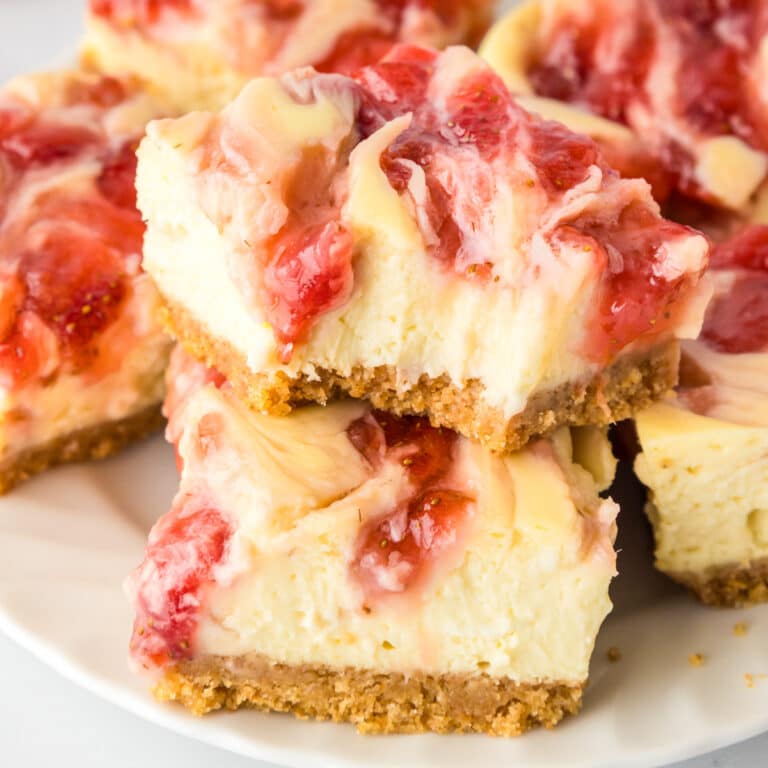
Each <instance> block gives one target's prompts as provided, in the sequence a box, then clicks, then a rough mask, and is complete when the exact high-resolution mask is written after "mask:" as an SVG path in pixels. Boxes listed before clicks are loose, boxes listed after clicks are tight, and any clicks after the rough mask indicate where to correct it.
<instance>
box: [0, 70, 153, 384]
mask: <svg viewBox="0 0 768 768" xmlns="http://www.w3.org/2000/svg"><path fill="white" fill-rule="evenodd" d="M66 98H67V99H68V104H67V105H66V106H65V107H64V108H63V109H59V111H58V113H53V114H50V115H49V114H48V113H46V112H41V113H39V114H37V113H33V112H32V111H31V110H30V111H24V110H22V109H21V108H17V107H13V106H7V107H6V106H3V107H0V178H2V179H3V186H2V188H1V189H0V211H8V210H13V205H14V202H15V200H16V199H18V198H19V197H20V196H22V195H24V194H27V190H28V189H29V187H28V185H29V184H38V183H39V180H40V179H45V180H46V181H48V180H53V179H56V178H57V175H58V174H66V173H68V172H70V171H71V169H74V168H77V166H78V164H80V163H83V164H87V163H91V164H92V163H94V161H95V162H96V163H97V164H98V166H99V167H100V169H101V170H100V171H99V172H98V174H97V175H96V176H95V177H94V178H93V179H92V181H90V182H88V181H86V182H85V184H83V182H82V181H81V182H79V183H78V185H77V188H76V190H74V189H73V190H72V191H69V190H68V189H67V187H66V186H65V185H62V186H52V187H51V188H50V189H46V190H45V191H44V192H41V193H38V194H37V196H36V197H35V198H34V199H33V201H32V203H31V205H30V206H28V207H27V208H25V209H23V210H22V212H21V214H20V218H16V217H15V216H13V215H6V216H5V219H4V220H3V221H2V224H0V240H1V241H2V249H3V265H2V266H3V273H4V277H3V280H4V286H3V307H2V323H0V382H1V383H2V385H3V386H6V387H11V388H13V387H20V386H23V385H24V384H25V383H28V382H29V381H31V380H33V379H35V378H39V377H43V376H46V377H47V376H50V375H51V374H52V373H54V372H55V368H56V365H55V363H56V362H59V363H61V364H63V365H65V366H66V367H67V369H68V370H69V371H72V372H80V371H82V370H84V369H86V368H89V367H90V366H92V364H94V363H95V361H96V359H97V358H99V357H100V356H102V351H101V350H100V348H99V338H100V336H101V334H102V333H103V332H104V331H105V330H106V329H107V328H108V327H109V326H110V325H111V324H112V323H114V321H115V320H116V318H117V317H119V315H120V313H121V311H122V306H123V304H124V302H125V301H126V299H127V297H128V295H129V292H130V275H131V273H133V272H135V271H137V270H138V262H139V258H140V254H141V246H142V237H143V234H144V225H143V223H142V221H141V217H140V215H139V212H138V211H137V209H136V195H135V190H134V176H135V173H136V158H135V147H136V140H135V139H131V140H129V141H125V142H122V143H115V142H114V141H112V142H110V140H109V139H108V138H107V137H106V136H105V135H104V133H103V131H102V130H101V128H100V125H99V122H98V118H96V117H94V118H92V119H89V121H88V124H87V126H86V125H82V124H78V123H76V122H74V121H71V120H67V119H66V118H63V119H60V118H59V117H58V114H60V113H64V112H66V110H67V109H68V108H70V107H72V108H76V109H90V110H91V111H93V110H96V111H98V110H101V109H102V108H108V107H110V106H114V105H115V104H117V103H119V102H120V101H121V100H122V99H123V98H125V92H124V90H123V88H122V86H121V85H120V83H119V82H117V81H115V80H113V79H111V78H102V79H101V80H95V81H92V82H89V81H86V80H83V81H82V82H78V81H75V82H73V83H72V84H71V85H70V86H69V88H68V92H67V94H66ZM89 183H90V184H91V189H90V190H89V189H88V188H87V184H89ZM33 188H34V187H33ZM30 211H31V213H30ZM27 215H28V216H29V219H28V220H27V219H24V218H23V217H24V216H27ZM33 317H34V318H35V321H34V322H31V321H30V319H31V318H33Z"/></svg>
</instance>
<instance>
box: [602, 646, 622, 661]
mask: <svg viewBox="0 0 768 768" xmlns="http://www.w3.org/2000/svg"><path fill="white" fill-rule="evenodd" d="M605 655H606V658H607V659H608V661H610V662H611V663H615V662H617V661H621V650H620V649H619V648H617V647H616V646H615V645H612V646H611V647H610V648H609V649H608V650H607V651H606V653H605Z"/></svg>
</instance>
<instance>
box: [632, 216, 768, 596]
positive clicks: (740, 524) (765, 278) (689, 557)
mask: <svg viewBox="0 0 768 768" xmlns="http://www.w3.org/2000/svg"><path fill="white" fill-rule="evenodd" d="M712 277H713V282H714V285H715V295H714V298H713V300H712V303H711V304H710V306H709V308H708V310H707V314H706V318H705V321H704V327H703V329H702V333H701V336H700V338H699V339H698V340H697V341H688V342H685V343H684V345H683V361H682V364H681V371H680V387H679V389H678V391H677V393H676V395H675V396H673V397H671V398H670V399H669V400H667V401H665V402H663V403H660V404H658V405H655V406H653V407H651V408H649V409H647V410H644V411H641V412H640V413H639V414H637V416H636V417H635V421H636V427H637V433H638V437H639V441H640V444H641V446H642V453H640V454H639V455H638V456H637V458H636V459H635V471H636V473H637V475H638V477H639V478H640V479H641V480H642V481H643V483H645V485H646V486H647V487H648V489H649V500H648V513H649V516H650V518H651V520H652V522H653V526H654V531H655V536H656V562H657V565H658V567H659V568H660V569H661V570H662V571H665V572H666V573H668V574H669V575H671V576H672V577H673V578H675V579H676V580H678V581H680V582H681V583H683V584H685V585H687V586H689V587H690V588H691V589H692V590H693V591H694V592H695V593H696V594H697V595H698V596H699V597H700V598H701V599H702V600H703V601H704V602H707V603H711V604H715V605H736V604H743V603H750V602H758V601H765V600H768V373H766V372H767V371H768V227H766V226H764V225H763V226H761V225H753V226H751V227H749V228H747V229H745V230H743V231H742V232H740V233H739V234H738V235H736V236H734V237H733V238H731V239H729V240H727V241H725V242H723V243H721V244H719V245H718V246H717V247H716V248H715V250H714V253H713V259H712Z"/></svg>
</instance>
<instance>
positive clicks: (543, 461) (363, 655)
mask: <svg viewBox="0 0 768 768" xmlns="http://www.w3.org/2000/svg"><path fill="white" fill-rule="evenodd" d="M363 409H364V406H361V405H360V404H337V405H333V406H329V407H327V408H318V407H307V408H305V409H302V410H299V411H296V412H294V413H293V414H292V415H290V416H288V417H267V416H255V415H251V414H250V412H249V411H247V410H246V409H244V407H243V406H241V405H240V404H239V403H237V402H236V401H235V400H234V398H233V396H232V395H229V394H227V392H226V391H222V390H216V389H215V388H214V387H213V386H210V385H209V386H206V387H204V388H203V389H201V390H199V391H198V392H197V393H196V394H194V395H192V397H191V398H190V399H189V400H188V401H187V404H186V405H185V406H184V407H183V409H182V411H180V412H179V414H178V415H177V416H172V419H173V420H174V421H176V420H178V421H176V423H177V424H178V425H181V428H182V433H183V434H182V437H181V442H180V452H181V455H182V457H183V459H184V473H183V475H182V483H181V492H184V491H185V489H193V488H195V487H196V486H197V485H199V484H200V483H202V484H203V485H204V486H205V487H206V489H207V490H206V493H208V494H210V496H211V497H212V498H214V499H215V500H216V504H217V506H218V507H219V508H220V509H221V510H222V511H223V512H224V513H225V514H227V515H230V516H232V517H233V518H234V520H235V521H236V532H235V534H234V540H233V542H232V543H231V545H230V547H231V548H230V552H231V553H232V555H231V562H230V563H228V564H226V565H225V566H224V571H223V572H220V573H217V579H218V582H217V584H216V585H214V586H213V587H211V589H210V591H209V593H208V597H207V599H206V603H205V607H204V610H203V614H202V616H201V621H200V624H199V631H198V634H197V640H196V646H195V652H196V653H197V654H217V655H239V654H246V653H249V652H257V653H262V654H266V655H267V656H269V657H270V658H271V659H273V660H275V661H277V662H283V663H287V664H323V665H328V666H332V667H336V668H339V667H350V666H351V667H360V668H374V669H377V670H381V671H401V672H408V671H411V670H416V669H418V670H421V671H426V672H435V673H448V672H456V673H479V672H484V673H489V674H492V675H506V676H509V677H511V678H512V679H514V680H517V681H538V680H543V681H552V680H555V681H568V682H580V681H583V680H584V679H585V678H586V675H587V668H588V663H589V657H590V655H591V652H592V648H593V644H594V639H595V635H596V633H597V630H598V628H599V626H600V624H601V622H602V621H603V619H604V617H605V615H606V614H607V612H608V611H609V610H610V601H609V598H608V592H607V590H608V584H609V582H610V579H611V577H612V575H613V574H614V571H615V561H614V554H613V549H612V541H613V536H614V534H615V527H614V522H613V521H614V517H615V514H616V511H617V509H616V506H615V505H614V504H613V502H611V501H603V500H601V499H599V498H598V497H597V495H596V486H595V483H594V481H593V480H592V479H591V477H590V476H589V474H588V473H587V472H586V471H585V470H583V469H581V468H580V467H578V466H577V465H573V464H572V463H571V459H570V452H571V444H570V439H569V436H568V432H567V431H562V432H561V433H559V436H558V437H557V438H556V439H555V440H554V442H552V443H546V442H542V443H539V444H537V445H536V446H534V447H531V448H529V449H526V450H524V451H521V452H519V453H516V454H512V455H510V456H506V457H504V458H499V457H497V456H494V455H493V454H491V453H490V452H488V451H485V450H484V449H482V448H481V447H479V446H477V445H475V444H472V443H470V442H469V441H466V440H464V439H460V443H459V445H458V449H457V454H456V455H457V458H456V462H457V467H456V469H455V473H456V476H457V477H463V478H464V482H465V483H466V484H467V486H468V487H471V488H473V489H475V491H476V493H477V504H476V511H475V514H474V518H473V520H472V522H471V524H470V528H469V530H468V533H467V535H466V537H465V539H464V541H463V544H462V549H461V551H460V555H459V556H458V557H457V558H455V559H454V560H452V561H451V562H450V564H449V565H448V567H447V570H445V569H444V570H442V571H439V572H438V576H436V577H435V578H434V579H433V580H431V582H430V583H429V586H428V587H427V588H425V589H423V590H421V591H419V592H418V593H417V594H415V595H409V594H406V595H404V596H397V595H396V596H394V597H393V598H390V599H389V600H390V601H391V602H386V601H383V602H377V603H375V604H372V605H371V606H369V611H366V610H364V609H363V602H364V598H363V596H362V593H361V590H360V587H359V585H358V584H357V583H356V581H355V580H354V578H353V577H352V576H351V574H350V570H349V561H350V559H351V557H352V554H353V552H354V550H355V545H356V539H357V536H358V532H359V530H360V526H361V524H364V522H365V521H366V520H367V519H369V518H371V517H376V516H378V515H379V514H381V513H382V512H386V511H388V510H389V509H391V507H392V504H393V498H396V497H397V494H398V493H399V491H398V488H402V482H403V477H402V468H400V467H399V466H397V465H395V466H389V467H385V468H384V470H383V471H382V472H380V473H374V474H371V470H370V467H368V466H367V465H366V463H365V461H364V460H363V459H362V457H361V456H360V455H359V454H358V453H357V451H355V450H354V448H352V446H351V443H350V442H349V440H348V439H347V438H346V435H345V432H344V429H345V425H346V424H348V423H349V420H350V419H351V418H353V417H355V416H356V415H357V414H358V413H359V412H360V411H362V410H363ZM211 414H215V416H216V420H217V424H218V425H219V433H218V437H217V438H216V444H217V446H218V448H217V449H216V450H215V451H207V452H206V453H205V457H202V455H201V452H200V448H199V443H198V441H197V438H196V434H197V425H198V424H200V423H201V421H202V420H203V419H210V417H211ZM299 436H300V437H299ZM340 467H343V468H344V471H339V468H340ZM286 510H290V511H289V512H288V513H287V514H286Z"/></svg>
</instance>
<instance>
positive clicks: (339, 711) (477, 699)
mask: <svg viewBox="0 0 768 768" xmlns="http://www.w3.org/2000/svg"><path fill="white" fill-rule="evenodd" d="M583 688H584V685H583V684H582V683H576V684H571V683H559V682H550V683H515V682H513V681H512V680H510V679H509V678H496V677H491V676H490V675H487V674H447V675H429V674H425V673H421V672H416V673H413V674H409V675H404V674H399V673H381V672H375V671H372V670H367V669H353V668H347V669H334V668H331V667H327V666H322V665H311V664H302V665H298V666H293V665H287V664H278V663H274V662H272V661H270V660H269V659H268V658H267V657H265V656H263V655H261V654H249V655H247V656H240V657H235V658H227V657H219V656H207V657H204V658H201V659H197V660H194V661H188V662H182V663H181V664H179V665H178V666H176V667H175V668H174V669H172V670H171V671H169V672H167V673H166V674H165V676H164V677H163V679H162V680H161V681H160V682H159V683H158V684H157V685H156V686H155V688H154V694H155V696H156V698H158V699H159V700H161V701H176V702H180V703H181V704H183V705H184V706H185V707H186V708H187V709H189V710H191V711H192V712H193V713H194V714H196V715H203V714H205V713H207V712H211V711H214V710H217V709H229V710H235V709H238V708H240V707H248V708H252V709H259V710H271V711H276V712H289V713H291V714H293V715H295V716H296V717H298V718H301V719H309V718H317V719H319V720H333V721H334V722H349V723H352V724H353V725H354V726H355V727H356V728H357V730H358V731H359V732H360V733H364V734H384V733H422V732H425V731H433V732H435V733H452V732H476V733H486V734H489V735H492V736H518V735H520V734H521V733H523V732H524V731H527V730H529V729H531V728H534V727H537V726H540V725H543V726H544V727H546V728H552V727H553V726H555V725H556V724H557V723H558V722H559V721H560V720H562V718H563V717H564V716H566V715H570V714H575V713H577V712H578V711H579V709H580V708H581V698H582V692H583Z"/></svg>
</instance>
